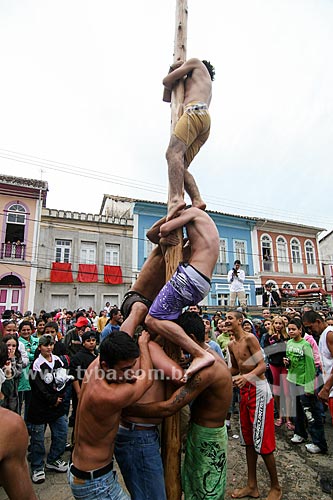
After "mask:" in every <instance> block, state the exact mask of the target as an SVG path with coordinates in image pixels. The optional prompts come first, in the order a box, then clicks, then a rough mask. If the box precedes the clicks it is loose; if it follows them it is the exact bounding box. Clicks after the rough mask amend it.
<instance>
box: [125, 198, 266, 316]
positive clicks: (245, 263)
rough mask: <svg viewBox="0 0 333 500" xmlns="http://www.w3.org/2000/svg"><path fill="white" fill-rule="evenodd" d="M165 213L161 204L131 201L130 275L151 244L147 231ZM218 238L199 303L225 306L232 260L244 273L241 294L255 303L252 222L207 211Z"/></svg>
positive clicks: (147, 252)
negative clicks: (209, 282)
mask: <svg viewBox="0 0 333 500" xmlns="http://www.w3.org/2000/svg"><path fill="white" fill-rule="evenodd" d="M166 213H167V207H166V205H165V204H164V203H157V202H149V201H139V200H135V202H134V207H133V218H134V239H133V267H134V269H133V274H134V276H135V275H136V274H137V273H138V272H140V269H141V268H142V266H143V264H144V262H145V260H146V258H147V256H148V255H149V253H150V251H151V249H152V247H153V245H152V244H151V243H150V242H149V241H148V240H147V238H146V233H147V231H148V229H149V228H150V227H151V226H152V225H153V224H154V223H155V222H156V221H157V220H158V219H160V218H162V217H164V216H165V215H166ZM208 214H209V215H210V216H211V217H212V219H213V220H214V222H215V224H216V226H217V229H218V232H219V235H220V253H219V259H218V262H217V264H216V266H215V270H214V274H213V277H212V286H211V290H210V292H209V294H208V296H207V297H206V298H205V300H204V301H203V302H202V303H203V304H205V305H207V306H213V307H214V306H223V305H228V304H229V285H228V282H227V273H228V271H229V269H231V268H232V266H233V263H234V261H235V260H236V259H239V260H240V261H241V263H242V268H243V269H244V271H245V275H246V281H245V284H244V286H245V291H246V295H247V302H248V305H255V304H256V295H255V288H256V286H255V279H254V263H253V249H252V238H251V233H252V231H253V228H254V226H255V221H254V220H252V219H250V218H247V217H242V216H236V215H228V214H223V213H219V212H209V211H208Z"/></svg>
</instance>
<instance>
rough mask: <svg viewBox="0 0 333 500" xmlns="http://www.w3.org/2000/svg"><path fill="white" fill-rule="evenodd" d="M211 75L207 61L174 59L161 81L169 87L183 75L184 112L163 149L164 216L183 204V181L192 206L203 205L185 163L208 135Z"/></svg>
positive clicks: (187, 163)
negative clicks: (165, 166)
mask: <svg viewBox="0 0 333 500" xmlns="http://www.w3.org/2000/svg"><path fill="white" fill-rule="evenodd" d="M214 75H215V70H214V67H213V66H212V65H211V64H210V62H208V61H200V60H199V59H195V58H193V59H189V60H188V61H186V62H183V61H177V62H176V63H174V64H172V66H171V67H170V72H169V73H168V75H167V76H166V77H165V78H164V79H163V85H164V87H165V88H166V89H167V90H169V91H171V90H172V89H173V87H174V86H175V85H177V84H178V82H179V80H180V79H184V88H185V94H184V102H183V106H184V112H183V114H182V115H181V117H180V118H179V120H178V122H177V124H176V127H175V129H174V131H173V133H172V135H171V139H170V143H169V146H168V149H167V152H166V158H167V162H168V172H169V201H168V215H167V220H170V219H172V218H173V217H176V216H177V215H178V213H179V212H180V211H181V210H182V209H183V208H184V207H185V202H184V199H183V194H182V190H183V185H184V188H185V191H186V192H187V194H188V195H189V197H190V198H191V201H192V206H193V207H197V208H201V209H202V210H204V209H205V208H206V204H205V202H204V201H203V200H202V198H201V195H200V192H199V189H198V186H197V184H196V182H195V180H194V178H193V175H192V174H190V173H189V171H188V167H189V166H190V163H191V162H192V160H193V158H194V157H195V156H196V155H197V153H198V152H199V150H200V148H201V146H202V145H203V144H204V143H205V142H206V141H207V139H208V136H209V132H210V116H209V112H208V107H209V104H210V101H211V98H212V81H213V80H214ZM164 95H166V94H164ZM164 100H166V98H165V99H164Z"/></svg>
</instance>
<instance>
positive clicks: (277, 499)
mask: <svg viewBox="0 0 333 500" xmlns="http://www.w3.org/2000/svg"><path fill="white" fill-rule="evenodd" d="M281 498H282V490H281V488H271V489H270V490H269V493H268V495H267V498H266V500H281Z"/></svg>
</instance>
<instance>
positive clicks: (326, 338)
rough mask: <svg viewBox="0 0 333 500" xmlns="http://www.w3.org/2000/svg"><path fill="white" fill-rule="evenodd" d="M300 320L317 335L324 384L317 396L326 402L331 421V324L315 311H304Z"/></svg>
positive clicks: (332, 340)
mask: <svg viewBox="0 0 333 500" xmlns="http://www.w3.org/2000/svg"><path fill="white" fill-rule="evenodd" d="M302 321H303V325H304V327H305V328H306V329H307V331H308V332H309V333H311V335H313V336H316V337H319V344H318V347H319V352H320V357H321V362H322V366H323V378H324V385H323V386H322V388H321V390H320V391H319V393H318V397H319V399H321V401H323V402H324V403H326V404H328V407H329V410H330V414H331V417H332V422H333V326H331V325H328V324H327V323H326V321H324V320H323V318H322V317H321V316H320V314H318V313H317V312H315V311H307V312H305V313H304V314H303V316H302Z"/></svg>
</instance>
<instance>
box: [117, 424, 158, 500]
mask: <svg viewBox="0 0 333 500" xmlns="http://www.w3.org/2000/svg"><path fill="white" fill-rule="evenodd" d="M114 454H115V457H116V460H117V462H118V465H119V468H120V470H121V473H122V476H123V478H124V481H125V484H126V487H127V489H128V491H129V493H130V495H131V498H132V500H157V499H158V500H166V494H165V485H164V473H163V465H162V459H161V454H160V443H159V433H158V431H157V429H156V430H149V431H148V430H147V431H145V430H141V431H135V430H134V431H132V430H130V429H124V427H121V426H120V427H119V430H118V434H117V437H116V441H115V448H114Z"/></svg>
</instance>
